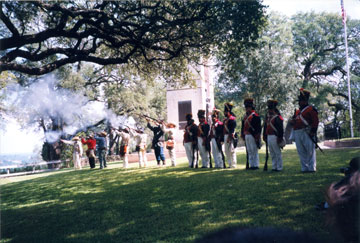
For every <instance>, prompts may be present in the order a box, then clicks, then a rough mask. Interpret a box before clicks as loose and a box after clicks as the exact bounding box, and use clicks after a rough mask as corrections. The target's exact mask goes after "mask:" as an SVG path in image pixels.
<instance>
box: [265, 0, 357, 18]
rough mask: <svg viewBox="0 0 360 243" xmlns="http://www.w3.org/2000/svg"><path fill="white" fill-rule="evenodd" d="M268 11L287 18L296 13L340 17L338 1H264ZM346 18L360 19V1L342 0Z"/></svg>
mask: <svg viewBox="0 0 360 243" xmlns="http://www.w3.org/2000/svg"><path fill="white" fill-rule="evenodd" d="M263 3H264V4H265V5H267V6H269V10H270V11H277V12H280V13H283V14H285V15H287V16H292V15H294V14H296V13H297V12H310V11H315V12H317V13H320V12H330V13H338V14H339V15H341V5H340V0H264V1H263ZM344 8H345V11H346V14H347V16H350V17H351V18H353V19H360V0H344Z"/></svg>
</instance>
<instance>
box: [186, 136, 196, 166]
mask: <svg viewBox="0 0 360 243" xmlns="http://www.w3.org/2000/svg"><path fill="white" fill-rule="evenodd" d="M192 146H193V144H192V142H189V143H185V144H184V147H185V151H186V157H187V159H188V161H189V167H190V166H191V163H192V162H193V156H194V155H193V147H192Z"/></svg>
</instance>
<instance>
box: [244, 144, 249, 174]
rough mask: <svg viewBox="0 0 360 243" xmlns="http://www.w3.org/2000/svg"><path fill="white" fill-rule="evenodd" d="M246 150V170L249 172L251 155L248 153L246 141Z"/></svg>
mask: <svg viewBox="0 0 360 243" xmlns="http://www.w3.org/2000/svg"><path fill="white" fill-rule="evenodd" d="M245 150H246V169H247V170H248V169H249V153H248V149H247V145H246V141H245Z"/></svg>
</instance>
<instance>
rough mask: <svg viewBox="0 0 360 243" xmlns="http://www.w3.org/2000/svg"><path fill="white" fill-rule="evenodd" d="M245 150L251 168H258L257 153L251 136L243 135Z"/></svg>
mask: <svg viewBox="0 0 360 243" xmlns="http://www.w3.org/2000/svg"><path fill="white" fill-rule="evenodd" d="M245 142H246V149H247V153H248V157H249V165H250V168H251V167H253V168H254V167H259V153H258V147H257V145H256V141H255V138H254V137H253V135H251V134H247V135H245Z"/></svg>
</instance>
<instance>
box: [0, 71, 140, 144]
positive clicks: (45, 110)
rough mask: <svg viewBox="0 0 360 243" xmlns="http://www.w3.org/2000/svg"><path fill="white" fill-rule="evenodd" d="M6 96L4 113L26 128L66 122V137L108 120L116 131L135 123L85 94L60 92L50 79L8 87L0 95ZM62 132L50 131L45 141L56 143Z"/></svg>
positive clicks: (52, 79) (63, 90)
mask: <svg viewBox="0 0 360 243" xmlns="http://www.w3.org/2000/svg"><path fill="white" fill-rule="evenodd" d="M4 94H5V95H6V100H5V102H4V103H5V109H6V110H9V111H11V112H12V114H13V116H15V117H16V118H17V119H19V120H21V121H22V122H23V123H24V124H27V125H30V124H38V125H40V121H41V120H44V121H48V122H49V121H50V119H51V118H53V119H55V123H56V121H57V120H59V121H61V120H62V121H63V124H64V127H63V131H64V133H65V134H74V133H75V132H76V131H78V130H79V129H82V128H86V127H87V126H90V125H93V124H95V123H96V122H98V121H100V120H102V119H104V118H106V119H107V120H108V121H109V122H110V124H111V125H112V126H114V127H119V126H122V125H124V124H125V123H129V121H130V123H133V119H132V120H129V119H128V118H127V117H123V116H117V115H116V114H115V113H114V112H112V111H111V110H108V109H107V108H106V107H105V105H104V103H102V102H98V101H89V100H88V99H87V98H86V96H85V95H84V94H83V93H82V92H73V91H70V90H66V89H60V88H58V85H57V81H56V79H55V78H54V77H53V76H52V75H49V76H47V77H46V78H44V79H42V80H40V81H38V82H36V83H34V84H32V85H31V86H29V87H21V86H20V85H18V84H15V85H9V87H7V88H6V89H5V90H4V91H3V92H2V93H0V95H4ZM61 135H62V133H61V132H58V131H48V132H47V133H46V134H45V138H46V140H47V141H48V142H55V141H57V140H58V139H59V138H60V136H61Z"/></svg>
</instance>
